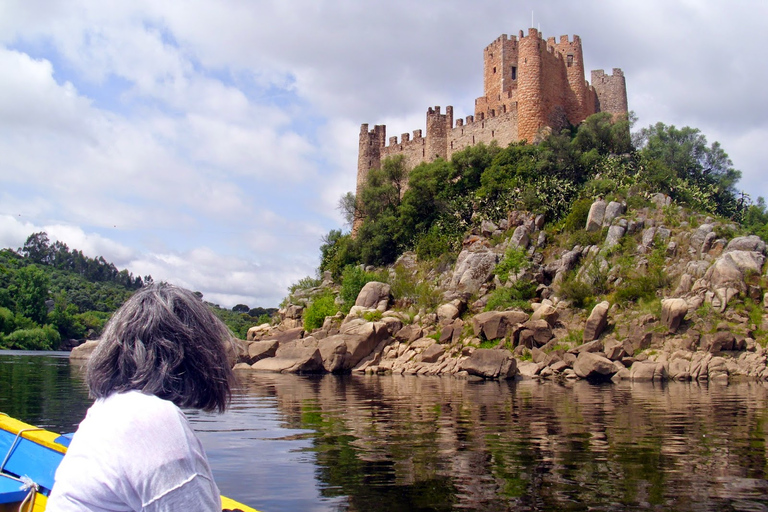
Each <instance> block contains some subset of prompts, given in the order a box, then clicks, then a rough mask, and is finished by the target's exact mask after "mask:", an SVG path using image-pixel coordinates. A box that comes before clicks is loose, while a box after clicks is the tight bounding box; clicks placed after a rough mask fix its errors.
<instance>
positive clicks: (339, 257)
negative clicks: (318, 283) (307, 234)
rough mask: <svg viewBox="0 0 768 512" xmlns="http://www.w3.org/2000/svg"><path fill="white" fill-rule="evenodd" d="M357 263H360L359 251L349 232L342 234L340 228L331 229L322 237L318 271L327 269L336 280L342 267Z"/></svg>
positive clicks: (339, 276)
mask: <svg viewBox="0 0 768 512" xmlns="http://www.w3.org/2000/svg"><path fill="white" fill-rule="evenodd" d="M357 263H360V251H359V249H358V246H357V244H355V241H354V240H353V239H352V236H351V235H350V234H349V233H347V234H346V235H343V234H342V233H341V230H340V229H332V230H331V231H330V232H329V233H328V234H327V235H325V236H324V237H323V244H322V245H321V246H320V268H319V270H320V272H324V271H329V272H330V273H331V275H332V276H333V278H334V279H335V280H338V279H340V278H341V272H342V270H344V267H346V266H347V265H354V264H357Z"/></svg>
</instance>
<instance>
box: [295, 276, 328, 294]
mask: <svg viewBox="0 0 768 512" xmlns="http://www.w3.org/2000/svg"><path fill="white" fill-rule="evenodd" d="M320 283H322V280H321V279H317V278H314V277H311V276H306V277H302V278H301V279H299V280H298V281H297V282H295V283H293V284H292V285H291V286H289V287H288V293H290V294H291V295H293V294H294V292H296V291H297V290H309V289H310V288H316V287H318V286H320Z"/></svg>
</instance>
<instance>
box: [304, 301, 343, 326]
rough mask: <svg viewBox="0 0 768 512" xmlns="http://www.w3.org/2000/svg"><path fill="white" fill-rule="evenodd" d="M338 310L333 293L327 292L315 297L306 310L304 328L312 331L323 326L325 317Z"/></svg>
mask: <svg viewBox="0 0 768 512" xmlns="http://www.w3.org/2000/svg"><path fill="white" fill-rule="evenodd" d="M338 311H339V308H338V307H337V306H336V302H335V300H334V296H333V294H331V293H325V294H323V295H319V296H317V297H315V298H314V300H313V301H312V302H311V303H310V304H309V306H307V309H306V310H305V311H304V330H305V331H307V332H311V331H313V330H314V329H317V328H319V327H322V326H323V322H325V317H327V316H333V315H335V314H336V313H337V312H338Z"/></svg>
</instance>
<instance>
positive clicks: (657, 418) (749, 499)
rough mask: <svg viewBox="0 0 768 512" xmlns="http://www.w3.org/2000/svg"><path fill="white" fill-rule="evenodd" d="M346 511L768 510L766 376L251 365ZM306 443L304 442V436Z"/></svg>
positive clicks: (322, 489)
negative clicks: (336, 372)
mask: <svg viewBox="0 0 768 512" xmlns="http://www.w3.org/2000/svg"><path fill="white" fill-rule="evenodd" d="M243 380H244V390H243V392H242V393H243V394H244V395H247V396H251V397H263V398H268V399H270V400H273V401H274V405H275V407H277V409H278V410H279V412H280V414H281V415H282V418H283V421H284V428H288V429H291V430H293V431H296V432H299V433H302V432H303V433H304V434H301V435H299V438H298V439H301V437H302V436H306V435H307V434H306V432H307V431H309V432H311V440H309V441H308V440H304V442H305V443H306V447H305V448H303V450H305V451H307V452H310V453H312V454H314V464H315V467H316V471H315V476H316V478H317V481H318V484H317V485H318V491H319V493H320V495H321V496H322V497H325V498H337V499H338V500H340V501H337V502H335V506H336V507H337V508H341V509H347V510H452V509H462V510H586V509H588V508H589V509H597V510H632V509H659V510H724V509H732V510H764V509H766V504H768V500H767V499H766V498H765V496H764V493H765V491H766V487H768V485H767V484H766V480H765V472H766V442H765V441H766V427H765V420H766V397H767V392H766V386H765V385H763V384H758V383H749V384H739V385H731V386H716V385H712V386H709V387H707V386H699V385H697V384H672V385H669V386H660V385H658V384H657V385H655V386H654V385H653V384H642V385H639V384H634V385H630V384H627V385H618V386H617V385H604V386H595V385H591V384H588V383H586V382H576V383H573V384H571V385H557V384H552V383H544V384H539V383H535V382H518V383H499V382H481V383H469V382H465V381H461V380H456V379H443V378H423V377H403V376H390V377H345V378H339V377H323V378H301V377H295V376H284V375H264V374H246V375H244V376H243ZM294 442H296V441H294Z"/></svg>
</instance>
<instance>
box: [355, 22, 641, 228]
mask: <svg viewBox="0 0 768 512" xmlns="http://www.w3.org/2000/svg"><path fill="white" fill-rule="evenodd" d="M591 78H592V84H591V85H590V84H589V83H588V82H587V81H586V80H585V78H584V58H583V55H582V48H581V38H580V37H579V36H576V35H574V36H573V40H572V41H569V39H568V36H560V41H556V40H555V38H554V37H550V38H549V39H546V40H545V39H543V38H542V37H541V34H540V33H539V31H538V30H536V29H535V28H531V29H529V30H528V35H527V36H526V35H525V34H524V33H523V31H522V30H521V31H520V33H519V35H518V37H511V38H510V37H508V36H507V35H506V34H502V35H501V36H500V37H498V38H497V39H496V40H495V41H493V42H492V43H491V44H489V45H488V46H487V47H486V48H485V50H484V51H483V88H484V95H483V96H481V97H480V98H477V99H476V100H475V113H474V115H471V116H467V118H466V119H457V120H456V122H455V124H454V119H453V107H451V106H448V107H446V108H445V113H444V114H442V113H441V112H440V107H435V108H429V109H428V110H427V129H426V136H424V135H423V134H422V131H421V130H414V132H413V138H411V136H410V134H408V133H404V134H402V135H401V136H400V141H399V142H398V138H397V137H390V138H389V144H387V128H386V126H384V125H376V126H374V128H373V129H372V130H369V129H368V125H367V124H363V125H362V126H361V127H360V146H359V152H358V160H357V194H358V197H359V195H360V191H361V188H362V186H363V185H364V184H365V183H366V181H367V177H368V172H369V171H370V170H371V169H375V168H378V167H379V166H380V165H381V161H382V160H383V159H385V158H387V157H391V156H395V155H403V156H404V157H405V164H406V167H407V168H408V169H413V168H414V167H415V166H417V165H418V164H420V163H422V162H432V161H434V160H435V159H437V158H443V159H446V160H447V159H450V158H451V155H452V154H453V153H454V152H456V151H461V150H462V149H465V148H466V147H468V146H472V145H474V144H478V143H480V142H484V143H486V144H489V143H490V142H491V141H493V140H495V141H496V142H497V143H498V144H499V146H501V147H505V146H507V145H509V144H510V143H512V142H517V141H521V140H527V141H534V140H536V138H537V136H538V135H539V134H540V133H541V131H542V130H543V129H545V128H547V127H548V128H551V129H552V130H554V131H559V130H560V129H562V128H564V127H566V126H568V124H572V125H576V124H579V123H580V122H582V121H583V120H584V119H586V118H587V117H589V116H590V115H592V114H595V113H597V112H610V113H612V114H614V115H621V114H627V112H628V108H627V88H626V82H625V80H624V73H623V72H622V71H621V69H618V68H614V69H613V73H612V74H611V75H606V74H605V73H604V72H603V70H598V71H592V76H591ZM360 222H362V221H361V220H356V221H355V225H354V226H353V232H356V231H357V227H358V226H359V224H360Z"/></svg>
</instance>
